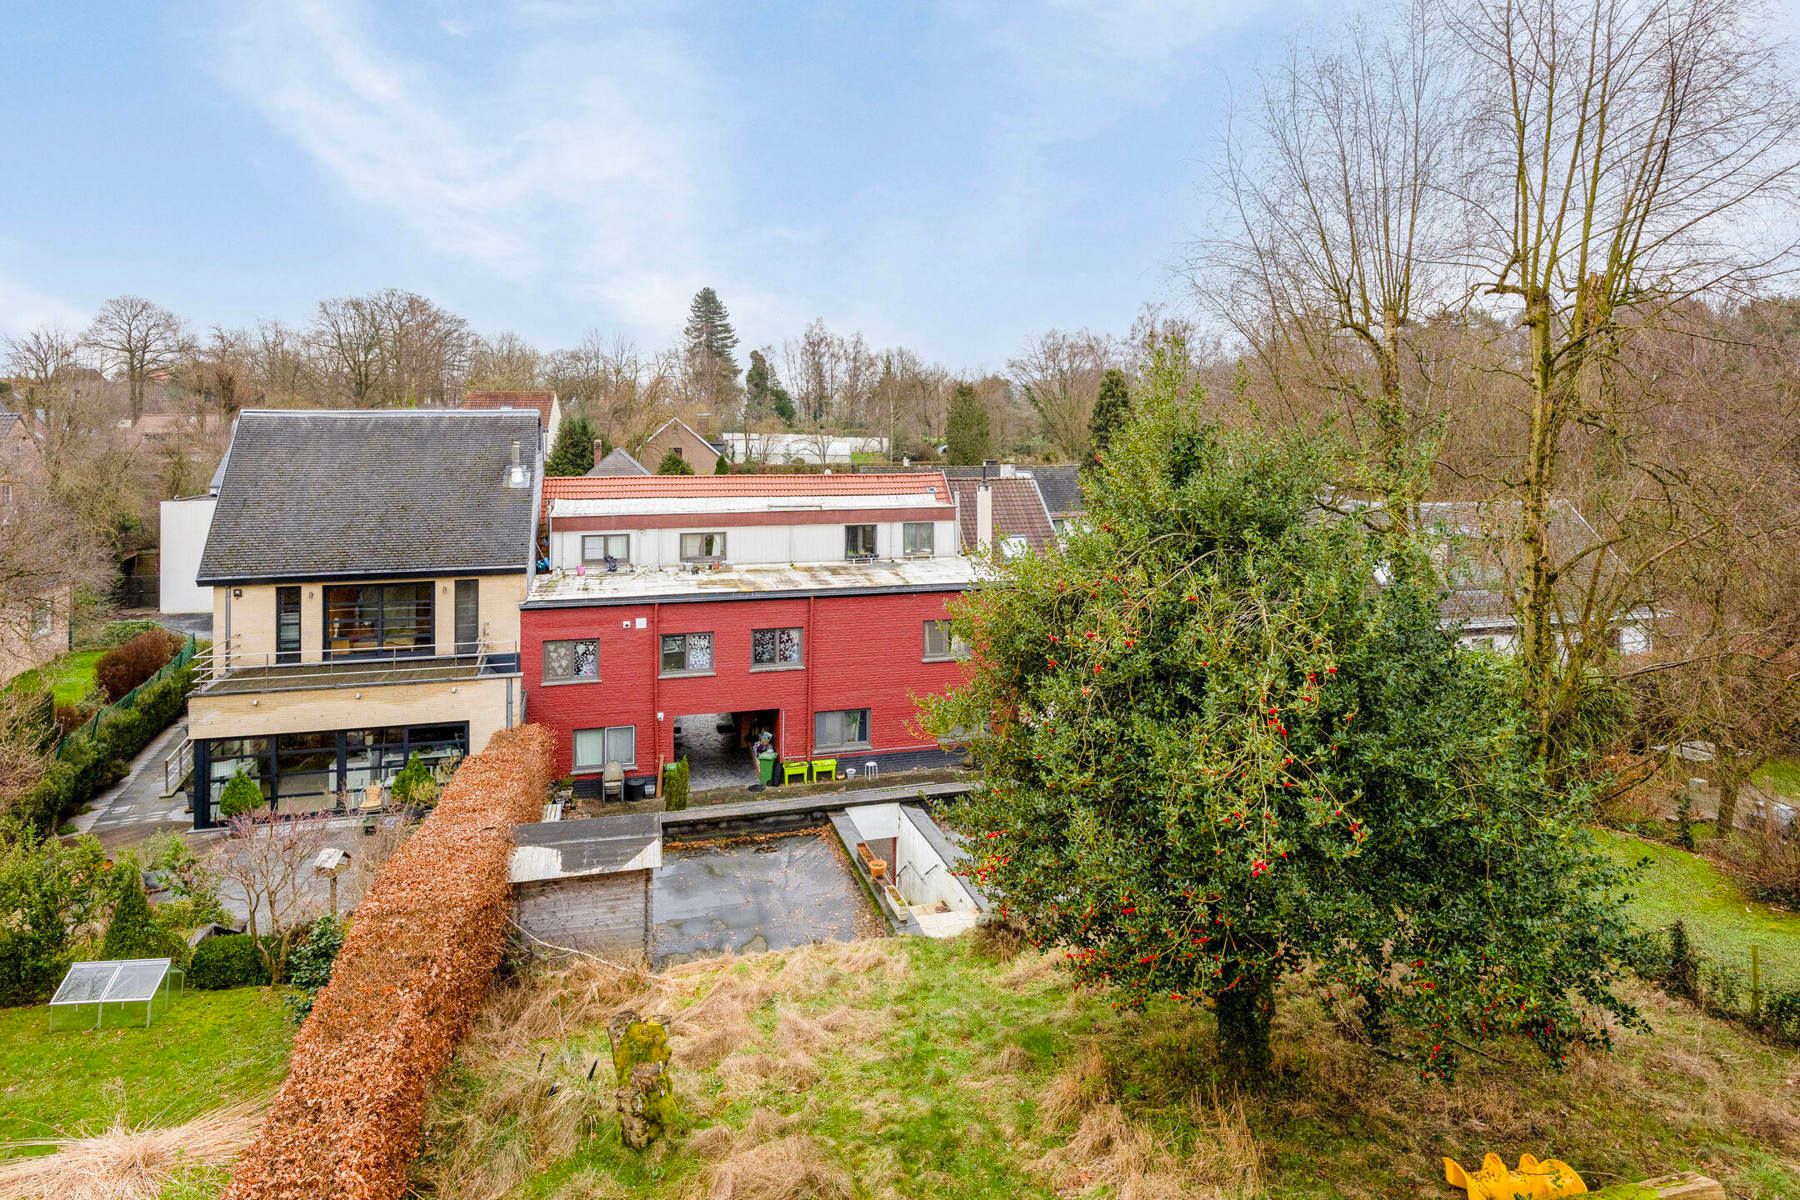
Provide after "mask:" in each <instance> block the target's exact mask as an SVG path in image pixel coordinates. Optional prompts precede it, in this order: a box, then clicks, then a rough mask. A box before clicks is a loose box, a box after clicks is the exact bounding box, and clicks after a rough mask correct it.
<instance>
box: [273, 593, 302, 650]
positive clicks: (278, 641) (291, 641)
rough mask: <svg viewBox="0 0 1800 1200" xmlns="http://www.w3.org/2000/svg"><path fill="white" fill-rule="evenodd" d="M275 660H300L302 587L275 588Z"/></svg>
mask: <svg viewBox="0 0 1800 1200" xmlns="http://www.w3.org/2000/svg"><path fill="white" fill-rule="evenodd" d="M275 661H276V662H278V663H297V662H299V661H300V589H299V588H297V587H278V588H276V589H275Z"/></svg>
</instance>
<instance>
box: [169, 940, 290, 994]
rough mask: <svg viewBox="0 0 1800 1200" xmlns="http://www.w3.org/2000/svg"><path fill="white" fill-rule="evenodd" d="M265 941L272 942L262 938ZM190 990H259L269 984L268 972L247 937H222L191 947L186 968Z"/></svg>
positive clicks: (253, 944) (252, 941) (251, 941)
mask: <svg viewBox="0 0 1800 1200" xmlns="http://www.w3.org/2000/svg"><path fill="white" fill-rule="evenodd" d="M263 940H264V941H273V939H271V938H265V939H263ZM187 982H188V985H189V986H190V987H197V988H203V989H205V990H206V991H223V990H224V989H226V988H235V987H260V986H262V985H263V984H266V983H268V982H269V969H268V967H267V966H266V965H264V963H263V956H262V955H261V954H259V953H257V950H256V942H255V940H254V939H253V938H251V936H250V935H249V934H247V933H221V934H219V935H217V936H215V937H209V938H207V939H206V940H205V941H204V942H201V943H200V944H199V945H198V946H196V947H194V961H193V962H191V963H189V964H188V973H187Z"/></svg>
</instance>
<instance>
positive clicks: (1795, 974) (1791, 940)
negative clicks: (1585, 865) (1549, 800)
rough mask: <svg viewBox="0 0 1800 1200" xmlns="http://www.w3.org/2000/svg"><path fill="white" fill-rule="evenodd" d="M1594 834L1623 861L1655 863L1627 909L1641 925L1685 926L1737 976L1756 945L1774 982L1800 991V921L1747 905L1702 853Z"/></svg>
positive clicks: (1607, 833) (1766, 973)
mask: <svg viewBox="0 0 1800 1200" xmlns="http://www.w3.org/2000/svg"><path fill="white" fill-rule="evenodd" d="M1595 836H1596V837H1598V838H1599V839H1600V845H1601V847H1602V848H1603V849H1604V850H1605V851H1606V852H1607V853H1608V854H1610V855H1612V856H1613V857H1614V858H1616V859H1618V860H1619V861H1620V862H1627V863H1629V862H1636V861H1637V860H1639V859H1641V858H1648V859H1649V860H1650V865H1649V867H1648V868H1647V869H1646V870H1645V872H1644V875H1643V877H1642V879H1641V880H1640V881H1639V882H1638V885H1637V887H1636V888H1634V889H1633V897H1632V901H1631V905H1630V907H1631V910H1632V915H1633V917H1634V918H1635V919H1636V920H1637V922H1638V923H1639V924H1640V925H1643V926H1645V927H1647V928H1653V929H1660V928H1662V927H1664V926H1666V925H1669V924H1670V923H1672V922H1674V921H1676V920H1681V921H1685V922H1686V923H1687V928H1688V932H1689V933H1690V934H1691V935H1692V936H1693V939H1694V941H1695V943H1696V944H1697V945H1698V946H1699V947H1700V948H1701V949H1702V950H1704V951H1705V952H1706V953H1707V954H1709V955H1711V956H1712V957H1714V958H1716V959H1719V960H1720V961H1721V962H1727V963H1730V964H1731V965H1732V966H1734V967H1735V968H1736V969H1737V970H1739V971H1748V970H1749V969H1750V946H1751V945H1752V944H1753V943H1754V944H1755V945H1757V946H1759V947H1761V950H1762V963H1763V976H1764V978H1765V979H1767V980H1768V981H1769V982H1770V984H1772V985H1778V986H1782V987H1800V916H1795V915H1794V914H1792V913H1785V912H1782V911H1781V910H1779V909H1777V908H1773V907H1771V906H1769V905H1767V904H1757V903H1755V902H1753V901H1750V900H1746V899H1745V898H1744V894H1743V892H1742V891H1741V890H1740V889H1739V888H1738V886H1737V884H1735V883H1733V882H1732V880H1731V879H1730V877H1729V876H1727V875H1726V874H1725V873H1724V872H1722V871H1721V870H1719V868H1718V867H1716V866H1714V865H1713V864H1712V863H1710V862H1708V861H1707V860H1706V859H1704V858H1701V857H1700V856H1699V855H1696V854H1689V853H1687V852H1686V851H1684V850H1681V849H1679V848H1678V847H1675V846H1668V845H1664V844H1663V843H1661V842H1652V841H1646V840H1645V839H1643V838H1639V837H1633V836H1631V835H1630V834H1624V833H1616V832H1612V831H1610V830H1596V831H1595Z"/></svg>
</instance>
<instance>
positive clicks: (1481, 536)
mask: <svg viewBox="0 0 1800 1200" xmlns="http://www.w3.org/2000/svg"><path fill="white" fill-rule="evenodd" d="M1519 519H1520V507H1519V502H1518V501H1516V500H1427V501H1425V502H1423V503H1421V504H1420V505H1419V527H1420V530H1421V531H1422V532H1425V533H1429V534H1431V535H1433V536H1434V537H1436V538H1438V539H1439V540H1440V545H1441V550H1440V551H1439V558H1440V565H1441V566H1442V567H1443V569H1444V571H1445V575H1446V577H1447V579H1448V581H1449V592H1448V593H1447V594H1446V595H1445V597H1444V599H1443V602H1442V605H1441V609H1442V612H1443V615H1444V618H1445V619H1446V620H1452V621H1458V622H1464V623H1467V624H1468V625H1470V626H1474V627H1489V628H1492V627H1508V626H1511V625H1513V624H1514V623H1515V616H1514V613H1513V606H1512V594H1513V592H1514V590H1515V589H1516V584H1517V576H1518V573H1519V572H1520V571H1521V570H1522V569H1523V563H1522V562H1521V561H1520V546H1521V543H1520V541H1519V537H1518V525H1519ZM1547 536H1548V541H1549V547H1550V553H1551V556H1552V560H1553V561H1554V562H1555V563H1556V564H1557V566H1558V571H1559V575H1560V582H1559V584H1558V589H1557V590H1558V594H1559V596H1561V597H1562V600H1561V603H1562V605H1563V606H1564V607H1567V608H1569V609H1571V611H1573V610H1574V609H1575V608H1578V607H1579V606H1580V604H1581V602H1582V598H1583V597H1584V595H1585V594H1586V592H1587V589H1588V587H1589V586H1590V585H1591V584H1594V583H1595V582H1596V574H1595V573H1596V572H1601V573H1602V574H1601V576H1600V577H1599V579H1598V580H1597V582H1598V584H1599V586H1600V587H1601V588H1603V589H1604V588H1606V587H1607V585H1608V583H1609V582H1610V581H1609V579H1608V576H1610V575H1613V574H1615V573H1617V572H1620V571H1623V570H1624V564H1623V562H1622V561H1621V560H1620V559H1619V557H1618V555H1617V554H1615V553H1614V552H1613V551H1612V550H1611V549H1610V548H1607V549H1601V548H1600V547H1601V543H1602V540H1603V539H1602V538H1601V537H1600V534H1599V533H1598V532H1597V531H1596V530H1595V529H1594V527H1593V526H1592V525H1591V524H1589V522H1588V519H1587V518H1586V517H1585V516H1583V515H1582V513H1581V510H1580V509H1578V508H1577V507H1576V506H1575V504H1574V503H1573V502H1572V501H1570V500H1568V499H1566V498H1562V497H1557V498H1555V499H1552V500H1551V501H1550V506H1549V510H1548V530H1547ZM1602 594H1603V593H1602Z"/></svg>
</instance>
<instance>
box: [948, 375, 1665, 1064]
mask: <svg viewBox="0 0 1800 1200" xmlns="http://www.w3.org/2000/svg"><path fill="white" fill-rule="evenodd" d="M1185 376H1186V373H1185V372H1184V371H1182V370H1181V369H1180V364H1179V362H1178V361H1176V360H1175V358H1174V356H1172V355H1170V354H1168V353H1166V352H1165V353H1159V355H1158V356H1157V358H1156V359H1155V361H1154V362H1153V364H1152V368H1151V371H1150V373H1149V377H1148V378H1147V380H1146V384H1145V386H1143V387H1142V388H1140V391H1139V393H1138V395H1137V396H1136V397H1135V409H1136V412H1135V415H1134V417H1133V419H1132V421H1131V422H1130V424H1128V425H1127V426H1126V427H1125V428H1124V429H1122V430H1120V431H1118V432H1116V433H1115V434H1114V436H1113V438H1112V440H1111V444H1110V448H1109V451H1108V453H1107V454H1106V456H1105V460H1104V462H1102V463H1100V464H1096V465H1095V467H1094V468H1093V469H1091V471H1090V477H1089V486H1088V495H1087V517H1086V521H1085V522H1084V523H1083V526H1082V528H1081V530H1080V531H1078V532H1077V533H1076V534H1075V535H1074V536H1073V537H1072V538H1071V539H1070V540H1069V542H1068V543H1067V545H1066V546H1065V547H1064V549H1063V550H1062V551H1061V552H1060V553H1052V554H1049V555H1044V556H1026V557H1022V558H1019V559H1014V560H1011V561H1010V562H1008V563H1007V564H1005V565H1004V567H1003V568H1002V575H1001V578H999V579H998V580H996V581H995V582H994V583H992V584H989V585H984V586H982V587H980V588H978V589H977V590H975V591H973V592H971V593H968V594H967V595H966V596H965V597H964V599H962V600H961V601H959V602H958V603H957V604H956V605H955V606H953V610H952V611H953V617H954V620H955V632H956V633H957V634H958V635H960V636H961V637H962V638H964V639H965V640H966V641H967V642H968V643H969V645H970V646H971V647H972V648H973V658H972V660H971V662H970V668H971V670H970V678H969V680H968V682H967V684H966V685H965V686H963V687H961V688H959V689H957V690H956V691H955V692H954V693H952V694H951V695H948V696H944V697H934V698H930V699H928V700H927V701H926V702H925V708H926V714H925V717H924V723H925V725H926V727H927V728H928V729H929V730H930V732H931V733H933V734H934V735H936V736H938V737H940V738H943V739H951V740H967V741H969V744H970V747H971V750H972V753H973V756H974V758H975V760H976V762H977V763H978V764H979V765H980V766H981V768H982V770H983V774H984V780H983V785H982V786H981V787H979V788H977V789H976V790H975V791H974V792H973V793H972V794H971V795H970V796H969V798H968V799H967V801H966V802H964V803H963V804H962V805H961V806H960V808H959V809H958V810H957V811H956V812H955V813H954V815H953V819H954V820H955V821H956V822H957V823H958V824H959V826H960V827H961V828H963V829H964V830H965V831H967V832H969V833H970V834H971V835H972V837H973V838H974V840H975V843H976V845H977V847H979V849H978V851H977V861H976V864H975V869H976V873H977V875H978V878H979V881H980V882H981V884H982V885H983V886H984V887H985V888H987V889H988V890H989V891H990V893H992V894H993V895H995V896H996V898H997V900H998V901H999V903H1000V904H1001V905H1002V906H1003V907H1004V911H1005V912H1006V913H1007V914H1008V915H1010V916H1012V917H1014V918H1016V919H1018V920H1019V921H1021V922H1022V923H1023V924H1024V926H1025V928H1026V930H1027V931H1028V935H1029V936H1030V938H1031V939H1032V940H1033V942H1034V943H1036V944H1037V945H1040V946H1043V947H1054V948H1055V949H1056V950H1057V952H1058V954H1059V956H1060V957H1061V959H1062V961H1063V962H1064V963H1066V964H1067V966H1068V967H1069V969H1070V970H1071V971H1072V972H1073V973H1074V974H1075V976H1076V977H1077V978H1078V979H1079V980H1080V981H1081V982H1082V983H1083V984H1084V985H1089V986H1094V987H1098V988H1102V989H1105V990H1107V991H1109V992H1110V993H1111V994H1112V995H1113V997H1114V998H1115V1000H1116V1002H1117V1003H1119V1004H1120V1005H1122V1006H1126V1007H1133V1008H1135V1007H1139V1006H1142V1005H1144V1004H1145V1003H1147V1002H1148V1001H1149V1000H1150V999H1151V998H1152V997H1157V998H1160V999H1163V1000H1173V1001H1175V1002H1176V1003H1180V1004H1191V1005H1193V1006H1195V1008H1196V1009H1199V1008H1200V1007H1201V1006H1210V1007H1212V1008H1213V1009H1214V1012H1215V1014H1216V1027H1217V1035H1218V1041H1219V1048H1220V1052H1221V1057H1222V1058H1223V1060H1224V1063H1225V1065H1226V1066H1227V1068H1228V1069H1230V1070H1232V1071H1233V1072H1234V1073H1236V1074H1237V1075H1239V1076H1240V1077H1249V1078H1254V1077H1256V1076H1257V1075H1259V1074H1260V1073H1262V1072H1264V1071H1266V1070H1267V1068H1268V1066H1269V1064H1270V1062H1271V1046H1270V1028H1271V1026H1270V1019H1271V1016H1272V1014H1273V1012H1274V1009H1275V1006H1276V1004H1277V1003H1278V1002H1279V997H1280V993H1279V991H1278V986H1277V985H1278V984H1279V983H1282V982H1284V981H1291V983H1292V984H1293V985H1294V986H1302V987H1312V988H1315V989H1316V990H1317V992H1318V993H1319V995H1320V998H1321V999H1322V1000H1323V1001H1324V1002H1325V1003H1326V1004H1327V1005H1329V1006H1330V1007H1331V1008H1333V1009H1334V1010H1336V1011H1338V1012H1339V1013H1341V1014H1343V1015H1345V1016H1347V1017H1349V1016H1354V1017H1355V1018H1356V1019H1359V1020H1360V1022H1361V1023H1362V1025H1363V1027H1364V1029H1365V1030H1366V1031H1367V1033H1368V1034H1369V1036H1370V1037H1371V1038H1373V1039H1376V1040H1378V1041H1380V1042H1382V1043H1385V1044H1388V1045H1389V1046H1391V1047H1392V1048H1393V1050H1392V1052H1396V1053H1406V1054H1408V1055H1409V1056H1410V1058H1411V1060H1412V1061H1413V1062H1415V1063H1417V1064H1418V1066H1419V1069H1420V1072H1421V1074H1423V1075H1425V1076H1427V1077H1434V1078H1435V1077H1441V1076H1444V1075H1446V1074H1448V1073H1449V1072H1450V1071H1452V1070H1453V1069H1454V1065H1455V1061H1456V1054H1457V1051H1458V1048H1459V1047H1462V1046H1466V1045H1469V1044H1473V1043H1474V1042H1477V1041H1480V1040H1482V1039H1485V1038H1489V1037H1493V1036H1495V1035H1499V1034H1502V1033H1517V1034H1522V1035H1525V1036H1526V1037H1528V1038H1529V1039H1530V1040H1531V1041H1532V1042H1534V1043H1535V1044H1536V1045H1537V1047H1538V1048H1539V1049H1540V1050H1542V1051H1543V1052H1544V1053H1545V1054H1546V1055H1548V1056H1549V1057H1550V1058H1551V1059H1553V1060H1560V1059H1561V1057H1562V1055H1563V1054H1564V1052H1565V1051H1566V1049H1567V1048H1568V1047H1569V1046H1570V1045H1571V1044H1573V1043H1579V1042H1591V1043H1604V1042H1605V1041H1606V1038H1607V1028H1608V1021H1609V1020H1610V1019H1612V1018H1618V1019H1621V1020H1625V1021H1632V1020H1635V1019H1636V1017H1635V1014H1634V1012H1633V1010H1632V1009H1631V1008H1630V1006H1629V1005H1627V1004H1626V1003H1625V1002H1624V1001H1623V1000H1621V999H1620V998H1619V997H1618V996H1617V995H1616V994H1615V993H1614V991H1613V989H1612V980H1613V979H1614V977H1615V976H1616V974H1617V973H1618V971H1619V969H1620V966H1621V961H1620V960H1621V956H1622V955H1623V954H1624V952H1625V950H1626V944H1627V938H1628V934H1629V927H1628V925H1627V923H1626V921H1625V919H1624V917H1623V915H1622V912H1621V909H1620V907H1619V903H1618V899H1617V897H1618V895H1619V886H1620V884H1621V883H1622V882H1623V880H1622V875H1621V872H1620V871H1619V870H1618V869H1616V868H1615V867H1614V866H1613V865H1612V864H1611V863H1610V861H1609V860H1607V859H1606V858H1604V857H1603V856H1602V855H1601V854H1599V853H1598V851H1597V850H1596V848H1595V847H1594V845H1593V843H1592V840H1591V838H1590V837H1589V835H1588V834H1587V833H1586V831H1585V829H1584V826H1583V819H1584V817H1585V815H1586V811H1587V810H1586V805H1585V802H1584V798H1583V797H1582V796H1580V795H1576V794H1570V793H1566V792H1556V791H1553V790H1551V789H1549V788H1547V787H1546V786H1544V783H1543V779H1542V775H1541V772H1540V770H1539V769H1538V767H1537V766H1536V764H1535V760H1534V758H1533V756H1532V754H1531V752H1530V751H1531V747H1530V742H1529V739H1528V738H1527V737H1526V736H1524V733H1523V731H1522V729H1521V726H1520V719H1519V716H1518V712H1519V707H1518V704H1517V700H1516V687H1515V684H1514V681H1513V679H1512V678H1511V676H1510V675H1509V674H1508V672H1509V670H1510V667H1509V666H1508V665H1507V664H1505V663H1504V662H1500V661H1496V660H1495V659H1494V658H1493V657H1492V656H1486V655H1471V654H1464V653H1461V652H1459V651H1458V649H1457V647H1456V644H1455V639H1454V637H1453V635H1452V634H1450V633H1448V632H1446V631H1445V630H1444V629H1443V628H1442V627H1441V625H1440V614H1439V608H1438V597H1439V592H1438V588H1437V585H1436V583H1435V581H1434V578H1433V576H1432V573H1431V570H1430V559H1429V555H1428V552H1427V550H1426V548H1424V547H1420V546H1416V545H1413V544H1409V543H1407V542H1405V541H1404V540H1401V535H1399V534H1397V533H1392V532H1389V533H1377V532H1372V531H1370V530H1367V529H1365V527H1364V525H1363V523H1362V522H1359V521H1357V520H1355V519H1353V517H1351V518H1344V517H1338V516H1334V515H1333V514H1330V513H1328V512H1326V511H1324V510H1322V509H1321V507H1320V504H1319V498H1320V497H1321V496H1324V495H1328V494H1329V489H1328V486H1327V485H1328V474H1327V471H1328V464H1329V462H1330V456H1329V448H1328V447H1326V446H1322V445H1320V444H1317V443H1314V442H1308V441H1304V440H1291V441H1286V442H1273V441H1270V440H1268V439H1261V438H1251V437H1240V436H1236V435H1231V434H1227V433H1224V432H1221V431H1219V430H1217V429H1215V428H1211V427H1208V426H1206V425H1203V424H1201V423H1200V421H1199V419H1198V417H1197V416H1196V412H1197V410H1198V409H1199V407H1200V406H1199V405H1198V404H1196V403H1195V402H1194V401H1193V399H1192V398H1191V397H1188V396H1185V395H1184V394H1183V392H1184V389H1185V386H1186V378H1185ZM1378 568H1379V571H1378ZM1378 574H1379V577H1380V578H1383V579H1385V580H1387V583H1386V585H1385V586H1377V584H1376V580H1377V578H1378ZM971 730H982V731H983V733H982V734H981V735H980V736H976V737H974V738H973V739H972V740H970V739H968V737H967V734H966V733H965V731H971Z"/></svg>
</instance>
